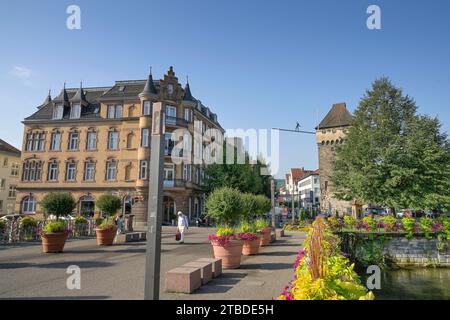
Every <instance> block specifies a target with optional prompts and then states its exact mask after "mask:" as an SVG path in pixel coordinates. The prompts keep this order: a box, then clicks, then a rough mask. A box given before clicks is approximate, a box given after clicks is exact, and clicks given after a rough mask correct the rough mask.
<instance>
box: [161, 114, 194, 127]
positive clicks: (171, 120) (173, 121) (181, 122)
mask: <svg viewBox="0 0 450 320" xmlns="http://www.w3.org/2000/svg"><path fill="white" fill-rule="evenodd" d="M188 124H189V122H187V121H186V120H185V119H183V118H176V117H171V116H166V125H168V126H177V127H185V128H187V126H188Z"/></svg>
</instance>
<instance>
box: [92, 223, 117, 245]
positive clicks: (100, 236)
mask: <svg viewBox="0 0 450 320" xmlns="http://www.w3.org/2000/svg"><path fill="white" fill-rule="evenodd" d="M95 233H96V234H97V244H98V245H99V246H112V245H113V243H114V238H115V237H116V234H117V227H116V226H114V227H112V228H108V229H98V228H97V229H95Z"/></svg>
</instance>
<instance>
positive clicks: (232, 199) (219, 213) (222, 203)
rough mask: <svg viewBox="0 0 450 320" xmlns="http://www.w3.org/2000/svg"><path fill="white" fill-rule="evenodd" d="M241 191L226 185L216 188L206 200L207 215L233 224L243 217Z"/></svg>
mask: <svg viewBox="0 0 450 320" xmlns="http://www.w3.org/2000/svg"><path fill="white" fill-rule="evenodd" d="M241 199H242V197H241V193H240V192H239V191H238V190H236V189H232V188H228V187H224V188H220V189H216V190H214V191H213V192H212V193H211V194H210V195H209V197H208V199H207V200H206V211H207V213H206V215H207V217H209V218H212V219H215V220H216V221H217V222H219V223H223V224H225V225H228V226H230V225H232V224H234V223H236V222H237V221H239V220H240V218H241V217H243V212H242V201H241Z"/></svg>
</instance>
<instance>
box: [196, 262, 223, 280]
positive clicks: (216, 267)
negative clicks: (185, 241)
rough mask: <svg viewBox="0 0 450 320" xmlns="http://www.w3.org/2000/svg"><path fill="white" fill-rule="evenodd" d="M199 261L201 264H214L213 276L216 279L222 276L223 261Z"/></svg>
mask: <svg viewBox="0 0 450 320" xmlns="http://www.w3.org/2000/svg"><path fill="white" fill-rule="evenodd" d="M197 261H199V262H209V263H211V264H212V275H213V277H214V278H217V277H218V276H220V275H221V274H222V259H216V258H200V259H198V260H197Z"/></svg>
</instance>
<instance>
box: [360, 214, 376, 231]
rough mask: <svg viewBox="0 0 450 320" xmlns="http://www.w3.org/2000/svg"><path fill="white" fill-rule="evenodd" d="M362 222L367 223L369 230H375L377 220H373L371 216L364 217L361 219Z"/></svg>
mask: <svg viewBox="0 0 450 320" xmlns="http://www.w3.org/2000/svg"><path fill="white" fill-rule="evenodd" d="M363 222H365V223H367V225H368V226H369V228H370V231H376V230H377V220H375V219H374V218H373V217H370V216H369V217H365V218H364V219H363Z"/></svg>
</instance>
